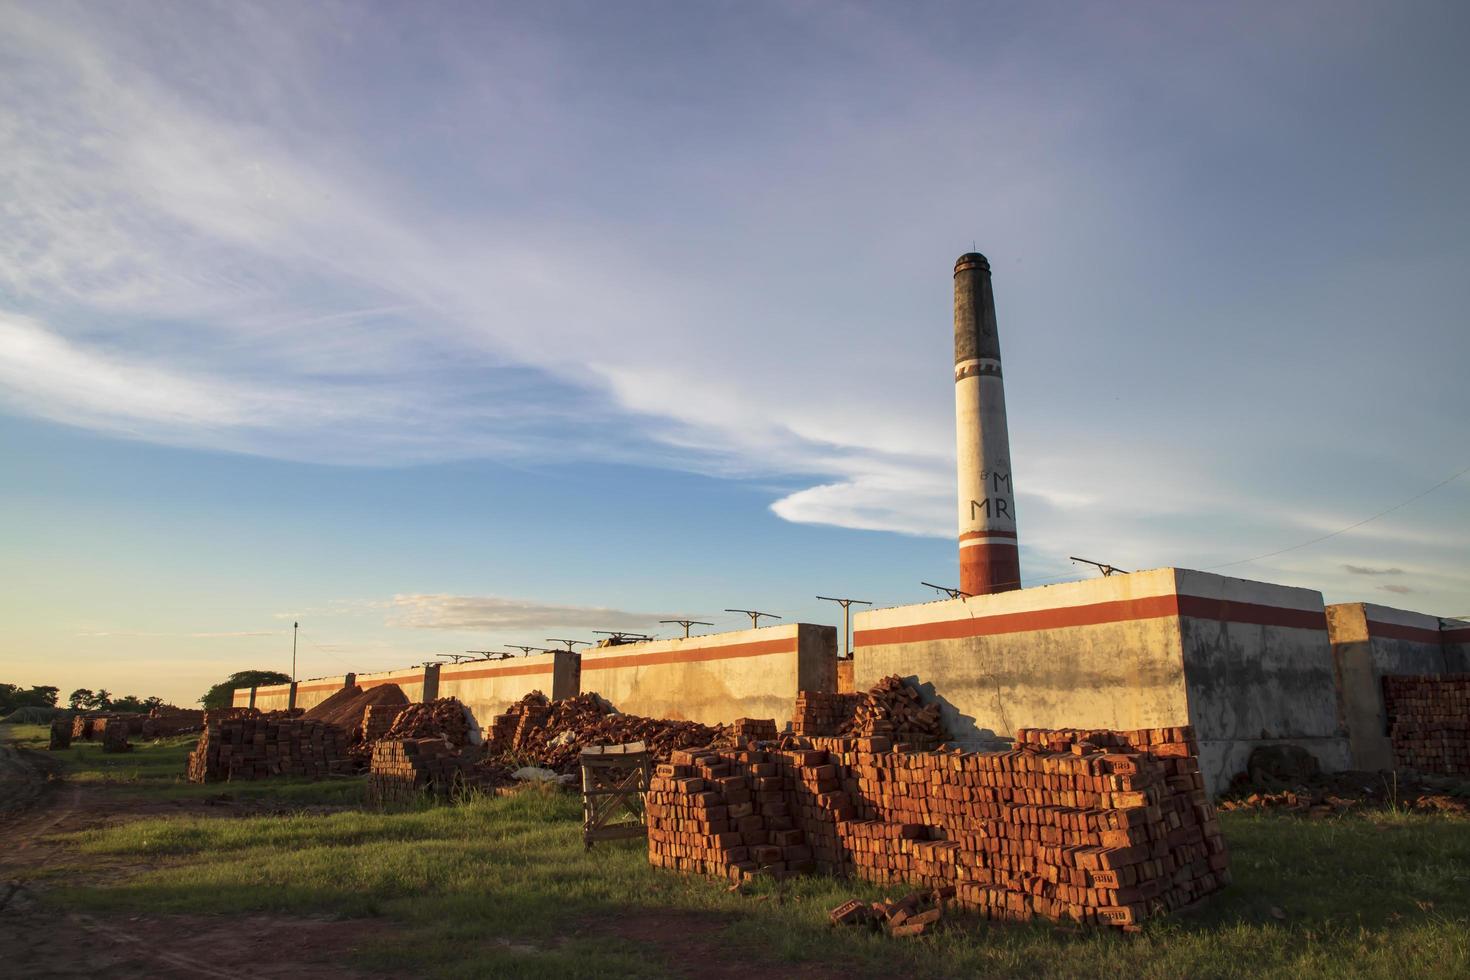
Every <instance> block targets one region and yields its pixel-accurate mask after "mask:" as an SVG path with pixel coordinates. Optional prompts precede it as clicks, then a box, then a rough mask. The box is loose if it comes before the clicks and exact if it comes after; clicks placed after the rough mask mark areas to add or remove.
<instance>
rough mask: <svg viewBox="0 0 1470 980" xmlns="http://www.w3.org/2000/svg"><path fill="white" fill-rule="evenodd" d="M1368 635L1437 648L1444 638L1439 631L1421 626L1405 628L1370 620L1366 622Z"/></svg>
mask: <svg viewBox="0 0 1470 980" xmlns="http://www.w3.org/2000/svg"><path fill="white" fill-rule="evenodd" d="M1368 635H1369V636H1373V637H1380V636H1381V637H1383V638H1384V639H1386V640H1409V641H1411V642H1414V643H1433V644H1434V645H1435V646H1439V644H1440V641H1441V639H1443V638H1444V637H1445V636H1446V634H1445V633H1441V632H1440V631H1439V630H1431V629H1424V628H1423V627H1421V626H1405V625H1403V624H1402V623H1380V622H1378V621H1376V620H1372V619H1370V620H1368Z"/></svg>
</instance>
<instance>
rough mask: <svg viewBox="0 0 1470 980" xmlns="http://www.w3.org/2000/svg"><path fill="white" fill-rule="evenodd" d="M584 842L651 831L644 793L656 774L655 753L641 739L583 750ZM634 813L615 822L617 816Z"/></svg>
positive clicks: (639, 834) (589, 846) (617, 838)
mask: <svg viewBox="0 0 1470 980" xmlns="http://www.w3.org/2000/svg"><path fill="white" fill-rule="evenodd" d="M581 762H582V844H583V846H584V847H587V848H591V847H592V843H593V841H599V840H625V839H627V838H630V837H642V836H644V835H645V834H647V833H648V824H647V822H646V821H645V819H644V806H643V803H644V799H643V795H644V794H645V793H647V792H648V781H649V778H650V777H651V776H652V775H653V756H652V755H651V754H650V753H649V751H648V749H647V747H645V746H644V744H643V743H642V742H631V743H629V744H627V745H594V746H590V747H588V748H585V749H583V750H582V756H581ZM620 816H623V817H626V816H631V817H632V819H631V820H628V819H623V820H621V821H617V822H614V819H615V818H617V817H620Z"/></svg>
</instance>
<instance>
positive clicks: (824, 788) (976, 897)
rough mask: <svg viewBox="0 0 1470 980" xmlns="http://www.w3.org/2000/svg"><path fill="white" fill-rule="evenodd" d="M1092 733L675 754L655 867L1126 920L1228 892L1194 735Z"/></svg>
mask: <svg viewBox="0 0 1470 980" xmlns="http://www.w3.org/2000/svg"><path fill="white" fill-rule="evenodd" d="M1091 734H1093V735H1095V736H1097V739H1100V740H1101V741H1098V740H1094V739H1088V738H1082V737H1080V734H1079V733H1066V732H1035V731H1023V732H1021V733H1020V735H1019V736H1018V740H1019V741H1020V742H1021V743H1022V746H1021V747H1020V748H1017V749H1015V750H1013V751H1009V752H990V753H966V752H959V751H940V752H916V751H898V750H894V749H893V746H892V742H891V740H890V739H889V738H887V737H885V736H871V737H865V738H806V739H792V740H790V743H789V744H788V745H786V746H785V747H782V748H776V747H774V746H773V747H770V748H768V749H765V750H763V751H755V750H747V751H741V752H733V753H721V754H714V753H705V754H699V753H686V754H681V756H676V758H675V760H674V762H675V764H674V765H672V766H667V767H660V769H659V771H658V773H657V775H656V776H655V778H654V781H653V785H652V787H651V792H650V793H649V797H648V818H649V856H650V860H651V861H652V863H654V864H656V865H659V866H664V867H674V868H678V869H681V870H686V871H698V872H704V873H713V874H722V875H729V876H732V877H740V876H744V875H749V874H752V873H755V872H757V871H758V870H761V869H769V870H771V871H774V872H791V871H805V870H808V869H811V868H815V869H817V870H821V871H826V872H835V873H850V874H856V875H857V876H858V877H861V878H864V879H866V880H868V881H872V882H878V883H883V884H890V883H892V884H910V885H921V886H924V887H929V888H948V887H953V888H954V889H955V895H956V901H957V903H958V904H959V905H961V906H962V907H965V908H968V909H971V910H973V911H976V912H978V913H980V914H982V915H985V916H987V917H990V918H997V919H1018V920H1019V919H1029V918H1033V917H1044V918H1048V919H1054V920H1056V919H1064V918H1070V919H1075V920H1078V921H1082V922H1089V923H1100V924H1112V925H1119V926H1125V927H1134V926H1136V924H1137V923H1139V922H1141V921H1142V920H1143V919H1144V918H1146V917H1147V916H1149V915H1153V914H1157V913H1161V912H1165V911H1169V910H1172V909H1177V908H1180V907H1183V906H1186V905H1190V904H1192V903H1194V902H1195V901H1197V900H1199V899H1200V898H1202V897H1204V896H1205V895H1207V894H1209V893H1210V892H1212V891H1215V890H1216V889H1218V888H1220V887H1222V886H1223V885H1224V884H1225V883H1226V882H1228V880H1229V871H1228V858H1227V854H1226V850H1225V845H1224V841H1223V839H1222V838H1221V836H1220V829H1219V823H1218V820H1217V818H1216V816H1215V813H1214V809H1213V808H1212V807H1211V805H1210V804H1209V802H1208V799H1207V797H1206V796H1205V793H1204V789H1203V783H1202V781H1201V780H1200V777H1199V766H1198V761H1197V759H1196V758H1195V756H1194V752H1193V746H1192V739H1193V735H1192V732H1190V731H1189V729H1187V728H1183V729H1160V730H1151V731H1150V732H1148V733H1137V732H1127V733H1111V732H1109V733H1091Z"/></svg>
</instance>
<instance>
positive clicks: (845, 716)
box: [791, 691, 864, 735]
mask: <svg viewBox="0 0 1470 980" xmlns="http://www.w3.org/2000/svg"><path fill="white" fill-rule="evenodd" d="M863 697H864V695H861V694H833V693H832V692H830V691H798V692H797V694H796V713H795V716H794V717H793V718H792V720H791V730H792V731H793V732H795V733H796V734H797V735H836V734H837V733H838V732H840V731H842V729H843V727H844V726H846V725H850V724H851V723H852V719H853V716H854V715H856V714H857V709H858V705H859V704H860V703H862V700H863Z"/></svg>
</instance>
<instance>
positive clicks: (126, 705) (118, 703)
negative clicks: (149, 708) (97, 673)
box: [107, 694, 145, 711]
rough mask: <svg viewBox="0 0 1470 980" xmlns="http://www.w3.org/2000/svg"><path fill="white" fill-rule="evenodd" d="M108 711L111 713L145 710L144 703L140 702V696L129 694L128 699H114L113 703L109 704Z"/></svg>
mask: <svg viewBox="0 0 1470 980" xmlns="http://www.w3.org/2000/svg"><path fill="white" fill-rule="evenodd" d="M107 710H109V711H143V710H145V709H144V708H143V702H142V701H140V700H138V696H137V695H136V694H129V695H128V696H126V697H121V698H113V699H112V702H111V703H110V704H108V706H107Z"/></svg>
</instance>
